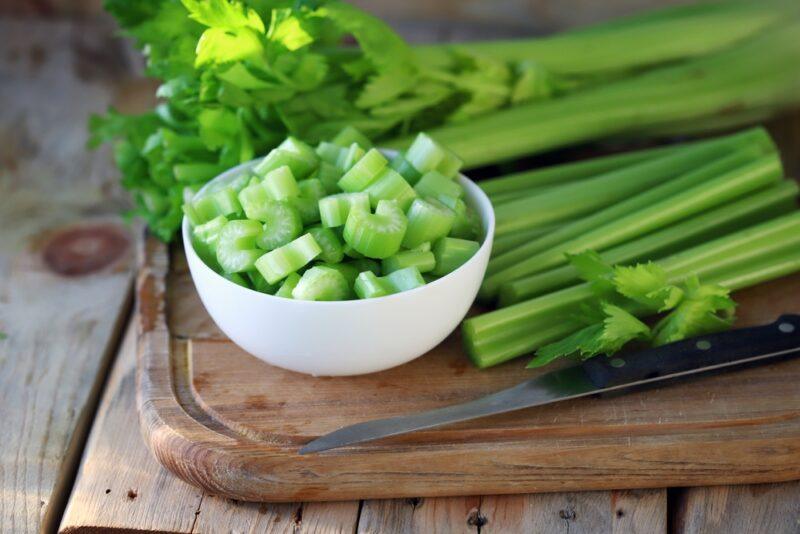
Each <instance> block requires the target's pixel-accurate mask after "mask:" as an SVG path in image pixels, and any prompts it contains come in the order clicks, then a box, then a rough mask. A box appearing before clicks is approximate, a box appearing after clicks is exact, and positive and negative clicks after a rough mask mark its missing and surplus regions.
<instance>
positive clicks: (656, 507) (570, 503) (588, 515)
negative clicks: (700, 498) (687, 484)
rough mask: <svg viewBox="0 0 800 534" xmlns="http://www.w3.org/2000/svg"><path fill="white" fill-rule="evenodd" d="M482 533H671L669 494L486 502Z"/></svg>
mask: <svg viewBox="0 0 800 534" xmlns="http://www.w3.org/2000/svg"><path fill="white" fill-rule="evenodd" d="M479 521H480V523H481V532H483V533H498V534H500V533H503V534H506V533H508V534H514V533H517V532H519V533H525V532H553V533H556V532H563V533H565V534H566V533H568V534H577V533H582V532H586V533H594V532H618V533H642V534H657V533H659V532H666V531H667V494H666V490H630V491H596V492H583V493H552V494H540V495H513V496H512V495H504V496H491V497H484V498H483V499H482V500H481V506H480V519H479Z"/></svg>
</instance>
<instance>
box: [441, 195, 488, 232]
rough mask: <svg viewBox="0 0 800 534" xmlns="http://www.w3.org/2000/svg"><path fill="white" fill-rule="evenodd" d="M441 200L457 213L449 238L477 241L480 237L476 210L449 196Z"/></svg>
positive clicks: (442, 197)
mask: <svg viewBox="0 0 800 534" xmlns="http://www.w3.org/2000/svg"><path fill="white" fill-rule="evenodd" d="M439 200H440V201H441V203H442V204H444V205H445V206H447V207H448V208H450V209H451V210H453V213H455V219H453V227H452V228H451V229H450V233H449V234H447V235H448V236H450V237H458V238H461V239H475V238H477V237H478V235H480V233H481V232H480V221H479V220H478V214H477V213H475V210H473V209H472V208H471V207H470V206H467V204H466V202H464V201H463V200H461V199H460V198H454V197H449V196H441V197H440V198H439Z"/></svg>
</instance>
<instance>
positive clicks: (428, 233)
mask: <svg viewBox="0 0 800 534" xmlns="http://www.w3.org/2000/svg"><path fill="white" fill-rule="evenodd" d="M453 222H455V212H453V210H451V209H450V208H448V207H447V206H445V205H444V204H442V203H441V202H439V201H437V200H434V199H428V200H422V199H420V198H417V199H415V200H414V202H412V203H411V207H410V208H408V230H406V233H405V236H404V237H403V246H404V247H406V248H414V247H417V246H419V245H421V244H422V243H424V242H426V241H434V240H436V239H439V238H440V237H444V236H446V235H447V234H449V233H450V230H451V229H452V228H453Z"/></svg>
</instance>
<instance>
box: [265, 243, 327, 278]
mask: <svg viewBox="0 0 800 534" xmlns="http://www.w3.org/2000/svg"><path fill="white" fill-rule="evenodd" d="M321 252H322V249H321V248H320V246H319V245H318V244H317V242H316V241H314V237H313V236H312V235H311V234H303V235H302V236H300V237H298V238H297V239H295V240H294V241H292V242H290V243H287V244H286V245H283V246H282V247H279V248H276V249H275V250H273V251H271V252H267V253H266V254H264V255H263V256H261V257H260V258H258V260H257V261H256V262H255V268H256V269H258V271H259V272H260V273H261V275H262V276H263V277H264V278H265V279H266V280H267V282H268V283H270V284H275V283H277V282H279V281H281V280H283V279H284V278H286V277H287V276H288V275H289V274H291V273H293V272H295V271H297V270H298V269H300V268H301V267H303V266H305V265H306V264H308V263H309V262H310V261H311V260H313V259H314V258H316V257H317V256H319V254H320V253H321Z"/></svg>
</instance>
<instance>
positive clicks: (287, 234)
mask: <svg viewBox="0 0 800 534" xmlns="http://www.w3.org/2000/svg"><path fill="white" fill-rule="evenodd" d="M262 213H263V215H264V219H263V220H264V221H265V222H264V231H263V232H262V233H261V235H260V236H259V237H258V239H257V240H256V245H258V247H259V248H261V249H263V250H274V249H276V248H278V247H282V246H283V245H285V244H286V243H289V242H290V241H292V240H293V239H295V238H296V237H297V236H299V235H300V234H301V233H302V232H303V221H302V219H301V218H300V214H299V213H298V212H297V210H296V209H295V208H294V207H293V206H291V205H289V204H287V203H286V202H275V201H274V200H273V201H270V202H268V203H267V204H265V206H264V209H263V210H262Z"/></svg>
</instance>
